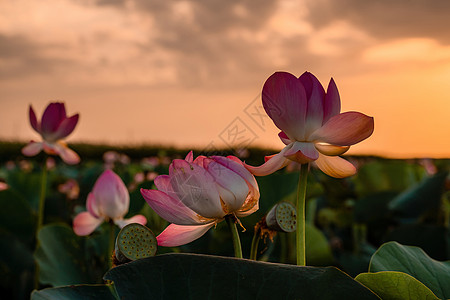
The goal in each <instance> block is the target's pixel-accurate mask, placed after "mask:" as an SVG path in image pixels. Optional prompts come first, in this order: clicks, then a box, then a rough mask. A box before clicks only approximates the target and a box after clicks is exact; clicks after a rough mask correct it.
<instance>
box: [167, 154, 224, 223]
mask: <svg viewBox="0 0 450 300" xmlns="http://www.w3.org/2000/svg"><path fill="white" fill-rule="evenodd" d="M169 176H170V180H171V185H172V188H173V190H174V191H175V193H176V194H177V196H178V199H180V200H181V202H183V203H184V204H185V205H186V206H187V207H189V208H190V209H192V210H193V211H195V212H196V213H198V214H199V215H201V216H202V217H205V218H221V217H223V216H224V215H225V213H224V211H223V210H222V205H221V202H220V197H219V192H218V191H217V188H216V184H215V182H214V178H213V177H212V176H211V174H209V173H208V172H207V171H206V170H205V169H204V168H202V167H200V166H198V165H196V164H194V163H192V164H191V163H188V162H187V161H185V160H182V159H175V160H174V161H173V162H172V164H171V165H170V167H169Z"/></svg>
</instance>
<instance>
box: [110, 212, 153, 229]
mask: <svg viewBox="0 0 450 300" xmlns="http://www.w3.org/2000/svg"><path fill="white" fill-rule="evenodd" d="M132 223H138V224H141V225H145V224H147V218H146V217H144V216H143V215H135V216H133V217H131V218H129V219H119V220H114V224H116V225H117V226H119V227H120V228H123V227H125V226H126V225H128V224H132Z"/></svg>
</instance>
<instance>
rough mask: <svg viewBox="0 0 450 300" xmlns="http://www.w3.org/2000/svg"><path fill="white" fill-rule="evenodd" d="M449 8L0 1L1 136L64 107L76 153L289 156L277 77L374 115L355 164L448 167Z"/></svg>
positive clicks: (405, 1)
mask: <svg viewBox="0 0 450 300" xmlns="http://www.w3.org/2000/svg"><path fill="white" fill-rule="evenodd" d="M449 13H450V1H447V0H433V1H428V0H396V1H392V0H372V1H360V0H340V1H335V0H298V1H291V0H275V1H266V0H250V1H237V0H229V1H223V0H198V1H191V0H183V1H166V0H161V1H151V0H90V1H89V0H40V1H32V0H0V139H3V140H5V139H6V140H21V141H28V140H30V139H38V138H39V137H38V135H37V133H35V132H34V131H33V130H32V129H31V126H30V125H29V121H28V116H27V114H28V107H29V105H30V104H31V105H32V106H33V108H34V109H35V111H36V113H37V115H38V116H40V115H41V114H42V112H43V110H44V109H45V107H46V105H47V104H48V103H49V102H51V101H55V100H58V101H63V102H65V104H66V110H67V112H68V114H69V115H72V114H75V113H79V114H80V121H79V124H78V125H77V128H76V129H75V131H74V133H73V134H72V135H71V136H70V137H69V138H68V142H69V143H70V142H91V143H111V144H127V145H139V144H153V145H155V144H156V145H162V146H178V147H196V148H203V149H213V148H216V147H217V148H219V147H234V148H236V147H246V146H263V147H270V148H273V149H280V150H281V149H282V147H283V146H284V144H282V143H281V141H280V140H279V139H278V137H277V133H278V129H277V128H276V127H275V125H274V124H273V123H272V121H271V120H270V119H269V118H268V117H267V116H266V115H265V113H264V110H263V109H262V106H261V89H262V86H263V84H264V81H265V80H266V79H267V78H268V77H269V76H270V75H271V74H272V73H274V72H275V71H287V72H290V73H293V74H295V75H297V76H300V75H301V74H302V73H303V72H304V71H309V72H312V73H313V74H315V75H316V76H317V77H318V78H319V80H320V81H321V82H322V84H323V85H324V86H325V87H326V86H327V85H328V82H329V80H330V78H331V77H332V78H333V79H334V80H335V82H336V84H337V86H338V89H339V92H340V95H341V101H342V109H341V111H342V112H344V111H360V112H362V113H364V114H366V115H370V116H373V117H374V120H375V131H374V133H373V135H372V136H371V137H370V138H369V139H367V140H365V141H363V142H361V143H359V144H357V145H355V146H352V147H351V149H350V151H349V154H368V155H381V156H386V157H392V158H409V157H435V158H440V157H450V138H449V137H450V134H449V133H450V126H449V124H450V121H449V120H450V84H449V79H450V35H449V34H448V28H450V18H448V15H449Z"/></svg>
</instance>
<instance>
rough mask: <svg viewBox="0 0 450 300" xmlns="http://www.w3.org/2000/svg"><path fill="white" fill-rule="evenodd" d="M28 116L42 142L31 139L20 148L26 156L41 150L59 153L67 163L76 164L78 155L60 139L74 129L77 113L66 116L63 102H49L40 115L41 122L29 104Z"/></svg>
mask: <svg viewBox="0 0 450 300" xmlns="http://www.w3.org/2000/svg"><path fill="white" fill-rule="evenodd" d="M29 117H30V123H31V126H32V127H33V129H34V130H35V131H37V132H38V133H39V134H40V135H41V136H42V139H43V141H42V142H35V141H31V142H30V143H29V144H28V145H26V146H25V147H24V148H23V149H22V153H23V154H24V155H26V156H35V155H36V154H38V153H39V152H41V150H44V151H45V152H46V153H47V154H51V155H59V156H61V158H62V160H63V161H64V162H66V163H68V164H77V163H78V162H80V157H79V156H78V154H76V153H75V152H74V151H73V150H71V149H69V148H68V147H67V145H66V143H65V142H64V141H63V140H62V139H64V138H65V137H67V136H68V135H69V134H71V133H72V131H73V130H74V129H75V126H76V125H77V122H78V117H79V115H78V114H76V115H73V116H71V117H67V115H66V109H65V107H64V103H59V102H54V103H50V104H49V105H48V106H47V108H46V109H45V111H44V114H43V115H42V119H41V122H38V120H37V118H36V114H35V113H34V110H33V107H32V106H31V105H30V109H29Z"/></svg>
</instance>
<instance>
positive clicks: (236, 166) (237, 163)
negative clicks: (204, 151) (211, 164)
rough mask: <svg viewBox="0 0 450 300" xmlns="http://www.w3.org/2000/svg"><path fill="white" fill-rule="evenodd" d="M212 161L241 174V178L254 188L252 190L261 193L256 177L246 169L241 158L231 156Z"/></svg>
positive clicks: (214, 157)
mask: <svg viewBox="0 0 450 300" xmlns="http://www.w3.org/2000/svg"><path fill="white" fill-rule="evenodd" d="M212 159H213V160H214V161H215V162H217V163H219V164H221V165H223V166H225V167H227V168H229V169H231V170H232V171H233V172H235V173H236V174H239V176H241V177H242V178H244V180H245V181H246V182H247V183H248V184H249V185H250V186H251V187H252V189H256V190H258V191H259V188H258V183H257V182H256V179H255V177H254V176H253V175H252V174H251V173H250V172H249V171H248V170H247V169H246V168H245V166H244V163H243V162H242V161H241V160H240V159H239V158H237V157H236V156H232V155H230V156H227V157H223V156H213V157H212Z"/></svg>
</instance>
